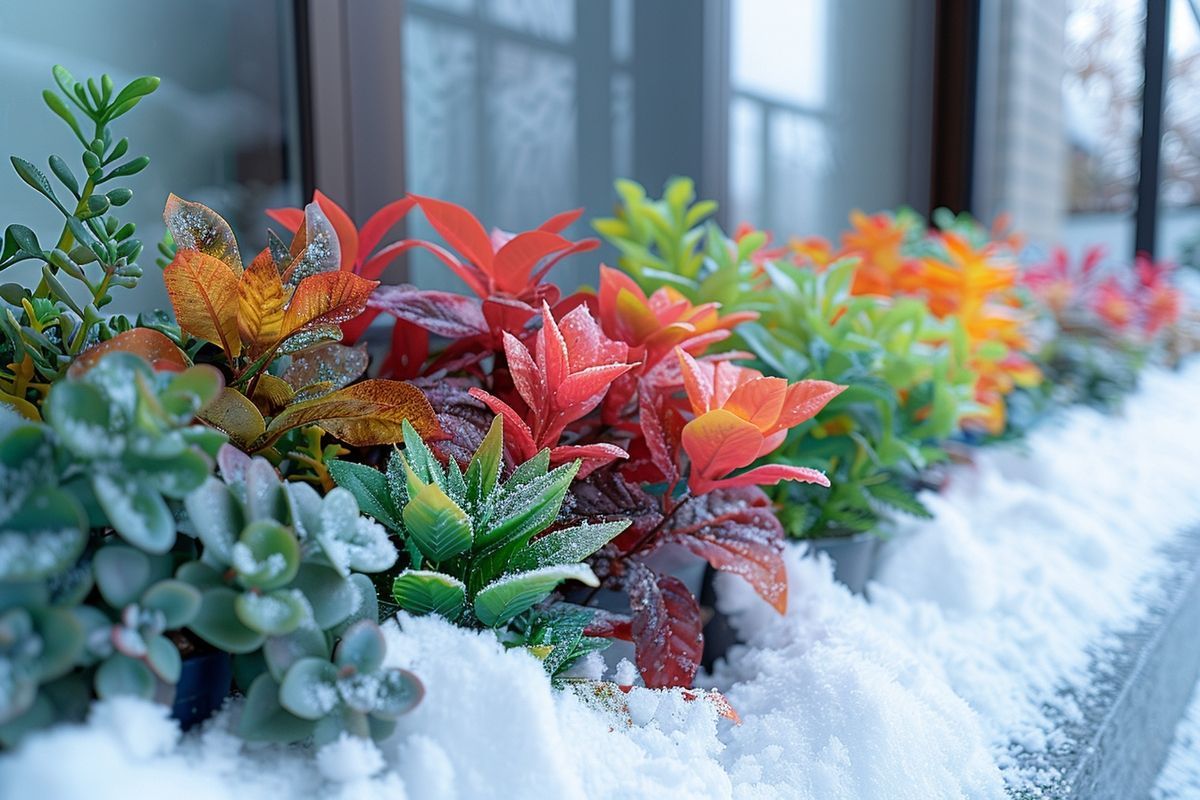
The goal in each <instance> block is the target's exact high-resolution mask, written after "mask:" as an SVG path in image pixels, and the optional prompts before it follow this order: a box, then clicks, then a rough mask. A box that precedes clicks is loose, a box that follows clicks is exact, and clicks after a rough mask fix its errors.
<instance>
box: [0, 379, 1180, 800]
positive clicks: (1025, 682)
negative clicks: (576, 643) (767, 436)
mask: <svg viewBox="0 0 1200 800" xmlns="http://www.w3.org/2000/svg"><path fill="white" fill-rule="evenodd" d="M1198 392H1200V366H1197V365H1193V366H1192V367H1190V368H1188V369H1187V370H1185V371H1184V372H1183V373H1181V374H1169V373H1164V372H1149V373H1147V374H1146V375H1145V378H1144V386H1143V388H1142V390H1141V391H1140V392H1139V393H1138V394H1137V395H1136V396H1134V397H1132V398H1130V400H1129V402H1128V403H1127V406H1126V409H1125V411H1124V412H1123V413H1122V414H1120V415H1118V416H1114V417H1105V416H1101V415H1099V414H1097V413H1095V412H1093V411H1090V410H1086V409H1072V410H1070V411H1068V412H1066V413H1064V414H1062V415H1061V417H1060V418H1059V419H1057V420H1054V421H1052V422H1050V423H1048V424H1047V425H1046V426H1044V427H1043V428H1042V429H1039V430H1038V431H1037V432H1036V433H1035V434H1034V435H1033V436H1032V437H1031V438H1030V439H1029V440H1028V441H1027V442H1026V443H1024V444H1023V445H1017V446H1013V447H1006V448H1001V449H994V450H990V451H986V452H984V453H980V454H977V457H976V460H975V463H973V464H971V465H967V466H962V467H958V468H955V469H954V470H953V471H952V473H951V475H950V483H949V487H948V490H947V491H946V492H945V493H943V494H942V495H939V496H936V497H928V498H926V499H927V501H928V503H929V504H930V507H931V508H932V509H933V511H934V512H935V515H936V516H935V519H934V520H932V521H906V522H903V523H901V524H898V525H897V526H896V530H895V531H894V535H893V537H892V539H891V541H889V542H888V543H887V545H886V546H885V548H884V552H883V563H882V566H881V570H880V573H879V575H878V581H877V582H876V583H875V584H873V585H872V586H871V587H870V596H871V600H870V602H868V601H866V600H864V599H863V598H861V597H856V596H853V595H851V594H850V593H849V592H848V591H847V590H845V589H844V588H843V587H841V586H839V585H838V584H836V583H835V582H834V581H833V579H832V576H831V569H830V565H829V563H828V562H827V561H826V560H824V559H812V558H808V557H805V555H804V552H803V546H802V545H794V546H791V547H789V548H788V550H787V552H786V555H785V558H786V562H787V568H788V580H789V587H790V589H789V603H788V613H787V615H786V616H779V615H777V614H776V613H775V612H774V611H773V610H772V609H771V608H770V607H769V606H767V605H766V604H765V603H764V602H763V601H761V600H760V599H759V598H758V597H757V595H755V594H754V592H753V591H752V590H751V589H750V588H749V587H748V586H747V585H746V584H745V583H744V582H743V581H741V580H740V579H738V578H736V577H732V576H722V578H721V579H720V580H719V581H718V587H717V588H718V593H719V597H720V604H721V607H722V609H723V610H724V611H726V613H728V614H730V615H731V619H732V621H733V624H734V625H735V627H737V628H738V630H739V631H740V632H741V634H742V636H743V639H744V641H745V642H746V644H744V645H739V646H737V647H735V648H734V650H733V651H732V652H731V654H730V658H729V659H728V661H726V662H722V663H719V664H718V665H717V668H716V670H715V672H714V673H713V674H712V675H711V676H704V677H703V678H702V683H703V684H704V685H707V686H712V687H715V688H718V689H720V690H722V691H723V692H724V693H725V694H726V695H727V697H728V699H729V701H730V702H731V703H732V705H733V707H734V708H735V709H736V710H737V712H738V713H739V714H740V716H741V719H742V723H741V724H740V725H735V724H734V723H732V722H731V721H729V720H727V719H724V718H722V717H720V715H719V714H718V711H717V708H716V706H715V704H713V703H711V702H708V701H706V700H703V699H700V700H695V699H693V700H688V699H687V698H685V697H684V696H683V694H682V693H679V692H651V691H648V690H645V689H640V688H635V689H632V690H631V691H630V692H629V694H627V695H626V694H623V693H620V692H615V691H611V690H609V691H597V690H596V688H595V687H596V686H597V684H593V683H587V682H580V683H578V684H575V685H574V687H573V688H568V689H566V690H555V689H553V688H552V687H551V685H550V683H549V681H548V680H547V679H546V677H545V675H544V672H543V670H542V667H541V665H540V663H539V662H538V661H537V660H536V659H535V658H534V657H533V656H531V655H530V654H528V653H525V652H523V651H518V650H512V651H508V650H505V649H504V648H503V647H502V646H501V645H500V644H499V643H498V642H497V641H496V639H495V637H494V636H493V635H492V634H490V633H487V632H472V631H467V630H462V629H458V628H455V627H453V626H451V625H449V624H448V623H446V622H444V621H442V620H440V619H436V618H411V617H408V616H406V615H400V617H399V619H398V621H396V622H389V623H387V624H385V626H384V631H385V636H386V638H387V640H388V645H389V647H388V660H387V664H388V666H396V667H404V668H406V669H410V670H412V671H413V672H414V673H416V674H417V675H418V676H419V677H420V678H421V680H422V681H423V682H424V684H425V688H426V695H425V699H424V701H423V702H422V703H421V705H419V706H418V707H417V708H416V710H415V711H413V712H412V713H411V714H409V715H407V716H404V717H402V718H401V719H400V721H399V726H398V728H397V731H396V734H395V735H394V736H393V737H392V738H390V739H389V740H387V741H385V742H382V743H381V744H380V745H378V746H376V745H372V744H369V743H365V742H360V741H356V740H353V739H340V740H337V741H335V742H333V743H332V744H329V745H326V747H325V748H323V749H321V750H319V751H316V752H314V751H313V750H312V749H311V748H308V747H280V746H264V745H247V744H244V743H242V742H240V741H239V740H237V739H236V737H234V736H233V735H232V733H230V730H231V726H232V724H233V723H234V722H235V721H236V717H237V714H238V713H239V702H238V701H236V700H234V701H231V702H230V703H229V704H228V705H227V707H226V709H225V710H224V711H223V712H222V713H221V714H219V715H218V716H217V717H216V718H215V719H214V720H212V721H210V722H209V723H208V724H206V725H205V726H203V727H202V728H201V729H200V730H198V731H196V732H193V733H189V734H187V735H184V736H181V735H180V734H179V733H178V731H177V730H176V728H175V727H174V725H172V724H171V723H170V722H169V720H167V718H166V716H165V711H163V710H162V709H160V708H157V707H155V706H152V705H150V704H148V703H145V702H142V701H134V700H110V701H106V702H103V703H99V704H97V705H96V706H95V707H94V709H93V713H92V717H91V719H90V720H89V721H88V723H86V724H85V725H82V726H62V727H59V728H57V729H55V730H53V731H51V732H48V733H45V734H42V735H39V736H37V737H34V738H33V739H32V740H30V741H29V742H28V743H26V744H25V745H24V746H23V747H22V748H21V749H20V750H18V751H17V752H15V753H13V754H10V755H7V756H4V757H0V796H6V797H7V796H29V797H38V798H39V800H57V798H73V797H79V796H87V797H92V798H98V799H99V800H103V799H104V798H109V797H111V798H118V797H119V798H126V797H128V796H131V795H132V796H137V795H138V794H139V793H145V794H150V793H151V792H152V791H157V790H158V787H162V786H170V787H171V789H172V795H173V796H177V797H181V798H184V800H192V798H218V797H220V798H224V797H233V798H249V799H250V800H256V799H257V798H270V800H286V798H292V797H309V796H315V795H320V796H329V797H338V798H360V797H362V798H365V797H387V798H389V800H404V798H417V797H420V798H430V799H431V800H441V799H442V798H446V799H447V800H450V799H451V798H455V799H459V798H461V799H462V800H466V799H467V798H490V797H497V798H500V797H504V798H507V797H537V796H555V797H562V798H593V797H595V798H607V797H622V798H633V799H634V800H640V799H641V798H658V797H695V798H714V799H716V798H722V799H724V798H738V800H742V799H743V798H745V799H749V798H767V799H768V800H769V799H770V798H789V799H791V798H795V799H796V800H810V799H811V800H816V799H817V798H820V800H855V799H866V800H909V798H913V799H914V800H915V798H921V799H922V800H937V799H938V798H963V797H969V798H982V799H983V800H989V799H990V798H996V800H999V799H1000V798H1003V797H1005V796H1006V790H1013V789H1022V788H1028V786H1029V783H1030V782H1031V781H1033V780H1035V779H1037V778H1038V777H1039V776H1038V775H1036V774H1027V773H1024V772H1023V771H1022V770H1021V768H1020V767H1019V766H1018V762H1017V761H1016V760H1015V759H1014V758H1013V757H1012V756H1013V754H1014V753H1015V752H1018V751H1019V750H1020V749H1021V748H1026V749H1030V750H1042V749H1045V748H1046V747H1047V746H1048V744H1050V743H1054V742H1057V741H1058V740H1059V739H1061V737H1062V734H1061V732H1058V731H1056V730H1055V728H1054V723H1053V721H1052V720H1053V719H1055V718H1060V717H1061V716H1062V715H1067V716H1068V717H1069V716H1070V715H1071V714H1072V713H1073V711H1072V709H1071V708H1070V707H1069V706H1066V707H1064V701H1062V700H1060V699H1059V698H1060V696H1061V695H1060V692H1061V690H1063V689H1064V688H1068V687H1073V686H1074V687H1082V686H1084V685H1085V683H1086V680H1087V675H1088V668H1089V665H1090V664H1091V663H1092V661H1093V659H1094V658H1096V656H1097V654H1098V653H1099V652H1101V651H1100V650H1098V649H1097V645H1098V644H1101V643H1103V642H1104V641H1105V640H1106V639H1107V638H1109V637H1111V635H1112V634H1113V633H1114V632H1119V631H1121V630H1125V629H1127V628H1129V627H1131V626H1132V625H1134V624H1135V622H1136V620H1137V619H1138V617H1139V616H1140V615H1141V614H1143V613H1144V612H1145V610H1146V608H1147V606H1148V603H1149V600H1150V598H1149V597H1147V592H1146V589H1147V587H1149V586H1152V585H1153V581H1152V580H1151V579H1152V577H1153V576H1154V575H1155V574H1156V573H1157V572H1158V571H1159V570H1162V569H1165V568H1166V567H1167V566H1168V565H1167V564H1165V563H1164V561H1165V559H1164V557H1162V556H1161V555H1159V552H1160V548H1161V546H1162V545H1163V544H1165V543H1166V542H1168V541H1169V540H1170V538H1171V537H1172V536H1173V535H1174V534H1175V533H1177V532H1178V531H1179V530H1180V529H1181V528H1183V527H1185V526H1188V525H1191V524H1194V523H1195V522H1196V521H1197V520H1198V519H1200V493H1197V492H1196V491H1195V488H1194V487H1195V486H1196V485H1197V484H1200V462H1197V461H1196V459H1195V458H1194V454H1195V453H1196V452H1200V425H1196V424H1195V422H1194V411H1193V409H1194V406H1195V402H1194V398H1195V396H1196V395H1197V393H1198ZM630 673H631V669H630V667H629V666H627V665H621V666H615V667H612V668H606V666H605V665H604V664H603V663H602V662H601V661H600V660H599V659H598V658H592V659H590V660H589V661H588V662H587V663H585V664H583V665H581V666H580V667H578V668H577V669H576V672H575V674H576V675H587V676H589V677H593V678H595V677H598V676H600V675H601V674H607V677H608V678H609V679H610V680H618V681H620V682H622V683H628V682H631V681H630V679H631V678H632V675H631V674H630ZM1198 719H1200V710H1196V711H1195V713H1194V714H1193V715H1192V721H1191V722H1190V723H1185V725H1186V724H1191V725H1193V726H1197V727H1198V728H1200V721H1197V720H1198ZM1181 731H1182V733H1181V736H1185V735H1186V736H1193V735H1195V736H1200V729H1198V730H1197V731H1196V732H1194V734H1186V729H1185V728H1181ZM1188 741H1193V742H1194V741H1195V739H1189V740H1188ZM1187 746H1188V745H1184V747H1187ZM64 763H68V764H71V765H72V769H70V770H64V769H62V768H61V765H62V764H64ZM1192 769H1195V765H1193V766H1192ZM1182 771H1184V768H1181V769H1180V770H1176V773H1175V774H1181V772H1182ZM1164 775H1166V773H1164ZM1193 776H1194V773H1193ZM1181 780H1187V779H1186V778H1185V779H1181ZM1176 785H1179V786H1184V787H1186V788H1185V789H1184V790H1182V791H1183V793H1182V794H1180V793H1179V792H1178V791H1177V792H1176V794H1174V795H1172V794H1170V793H1169V791H1170V790H1169V789H1162V788H1161V787H1160V790H1161V791H1160V795H1159V796H1161V797H1164V798H1167V797H1174V796H1187V794H1188V793H1189V792H1191V793H1194V791H1192V789H1191V787H1190V785H1189V784H1186V783H1179V784H1176ZM150 787H154V788H153V789H152V788H150Z"/></svg>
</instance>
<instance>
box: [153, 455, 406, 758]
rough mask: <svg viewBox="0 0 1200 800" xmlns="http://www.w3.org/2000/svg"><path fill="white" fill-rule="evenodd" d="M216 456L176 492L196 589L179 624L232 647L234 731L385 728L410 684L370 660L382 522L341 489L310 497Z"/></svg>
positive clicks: (185, 573)
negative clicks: (196, 599)
mask: <svg viewBox="0 0 1200 800" xmlns="http://www.w3.org/2000/svg"><path fill="white" fill-rule="evenodd" d="M218 460H219V464H220V471H221V477H220V478H216V477H210V478H208V480H207V481H206V482H205V483H204V485H203V486H201V487H200V488H199V489H197V490H196V491H195V492H193V493H192V494H190V495H189V496H188V498H187V500H186V502H185V505H186V509H187V515H188V521H189V524H190V527H191V528H192V529H193V530H194V532H195V534H196V536H197V539H198V540H199V543H200V545H201V548H200V555H199V558H198V559H196V560H192V561H188V562H186V563H184V564H182V565H180V566H179V568H178V569H177V571H176V575H177V577H178V578H179V579H181V580H183V581H184V582H186V583H188V584H190V585H192V586H194V587H196V589H197V590H199V592H200V598H201V599H200V605H199V609H198V611H197V613H196V615H195V617H194V618H193V619H192V621H191V623H190V625H189V630H190V631H191V632H192V633H194V634H195V635H196V636H198V637H200V638H201V639H202V640H204V641H205V642H208V643H209V644H210V645H212V646H214V647H216V648H218V649H220V650H224V651H226V652H229V653H233V654H235V659H234V674H235V677H236V679H237V682H238V685H239V686H240V687H241V688H242V689H243V690H244V691H245V692H246V693H247V706H246V709H245V711H244V712H243V714H242V717H241V719H240V722H239V728H238V731H239V733H240V734H241V735H242V736H244V737H246V738H248V739H255V740H271V741H298V740H300V739H304V738H306V737H309V736H313V737H314V738H315V739H316V740H317V741H319V742H323V741H327V740H328V739H330V738H334V737H336V735H337V734H338V733H340V732H341V731H343V730H345V731H348V732H350V733H352V734H355V735H361V736H367V735H372V736H383V735H386V733H387V732H388V731H389V730H390V727H389V726H390V725H391V724H392V722H393V721H394V719H395V717H396V716H398V715H399V714H400V713H402V712H403V711H404V710H407V708H409V707H411V706H412V705H413V704H415V703H416V702H417V700H419V698H420V695H421V687H420V683H419V681H417V680H416V678H415V677H414V676H412V675H410V674H408V673H406V672H402V671H394V670H382V671H381V669H382V668H381V667H380V659H381V658H382V650H383V649H385V648H383V645H382V639H381V638H379V637H381V634H380V633H379V631H378V627H377V620H378V603H377V601H376V596H375V588H374V586H373V585H372V583H371V580H370V579H369V578H368V577H367V576H366V575H365V574H363V573H365V572H379V571H382V570H385V569H387V568H389V567H391V566H392V564H393V563H394V562H395V560H396V549H395V547H394V546H393V545H392V543H391V542H390V541H389V539H388V536H387V533H386V531H385V530H384V529H383V527H382V526H381V525H379V524H378V523H377V522H374V521H372V520H370V519H367V518H365V517H363V516H361V515H360V514H359V509H358V503H357V502H356V500H355V498H354V496H353V495H352V494H351V493H350V492H349V491H347V490H346V489H341V488H335V489H333V490H332V491H330V492H329V493H328V494H327V495H325V496H324V497H321V496H320V495H319V494H318V493H317V492H316V490H314V489H313V488H312V487H311V486H309V485H308V484H305V483H299V482H285V481H283V480H281V479H280V477H279V475H278V473H277V472H276V471H275V469H274V467H272V466H271V465H270V464H269V463H268V462H267V461H266V459H264V458H261V457H256V458H250V457H248V456H246V455H245V454H244V453H241V452H240V451H238V450H236V449H235V448H233V447H231V446H227V447H225V448H224V449H223V450H222V451H221V453H220V455H219V458H218ZM376 638H378V639H379V643H378V644H372V642H375V640H376ZM338 642H340V644H336V647H335V643H338ZM376 650H379V651H380V653H379V656H378V658H377V657H376V656H375V655H372V653H374V652H375V651H376ZM331 656H332V658H333V661H330V658H331ZM314 662H319V663H320V664H323V665H324V667H316V666H314ZM331 675H332V676H333V677H332V678H331V677H330V676H331ZM326 684H330V685H331V686H332V687H333V688H332V689H331V690H330V692H329V693H328V694H329V697H328V698H327V697H325V694H326V692H325V690H324V689H323V688H322V687H324V686H325V685H326ZM337 698H341V699H340V700H337Z"/></svg>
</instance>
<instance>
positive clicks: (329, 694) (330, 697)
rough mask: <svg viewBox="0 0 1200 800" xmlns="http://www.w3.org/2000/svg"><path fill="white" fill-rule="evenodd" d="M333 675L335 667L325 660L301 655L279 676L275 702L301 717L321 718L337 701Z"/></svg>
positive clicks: (333, 707) (336, 675)
mask: <svg viewBox="0 0 1200 800" xmlns="http://www.w3.org/2000/svg"><path fill="white" fill-rule="evenodd" d="M337 678H338V669H337V667H335V666H334V665H333V664H331V663H329V662H328V661H325V660H324V659H320V658H302V659H300V660H299V661H297V662H296V663H295V664H293V665H292V667H291V669H289V670H288V671H287V675H285V676H284V677H283V683H282V684H281V685H280V687H279V704H280V705H282V706H283V707H284V708H285V709H287V710H288V711H290V712H291V713H293V714H295V715H296V716H297V717H300V718H302V719H311V720H318V719H321V718H322V717H324V716H325V715H327V714H329V713H330V712H331V711H333V710H334V709H336V708H337V707H338V705H339V704H340V702H341V701H340V699H339V697H338V691H337Z"/></svg>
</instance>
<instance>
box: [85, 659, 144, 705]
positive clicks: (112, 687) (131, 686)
mask: <svg viewBox="0 0 1200 800" xmlns="http://www.w3.org/2000/svg"><path fill="white" fill-rule="evenodd" d="M94 682H95V686H96V694H97V695H99V696H100V697H101V698H102V699H108V698H110V697H130V696H132V697H141V698H145V699H146V700H149V699H150V698H152V697H154V688H155V685H156V684H155V680H154V673H153V672H151V671H150V668H149V667H148V666H146V665H145V664H144V663H142V662H141V661H137V660H135V659H132V658H130V657H129V656H124V655H121V654H120V653H116V654H114V655H112V656H109V657H108V658H107V659H105V660H104V663H102V664H101V665H100V668H99V669H97V670H96V677H95V678H94Z"/></svg>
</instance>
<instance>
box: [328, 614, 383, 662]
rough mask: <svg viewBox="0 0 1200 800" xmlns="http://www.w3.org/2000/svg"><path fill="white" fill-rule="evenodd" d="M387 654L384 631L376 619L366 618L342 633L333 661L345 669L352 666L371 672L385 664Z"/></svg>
mask: <svg viewBox="0 0 1200 800" xmlns="http://www.w3.org/2000/svg"><path fill="white" fill-rule="evenodd" d="M385 655H387V642H386V641H385V640H384V638H383V631H381V630H380V629H379V626H378V625H377V624H376V623H375V622H374V621H372V620H366V619H364V620H361V621H359V622H356V623H354V624H353V625H351V626H350V627H349V628H348V629H346V632H345V633H343V634H342V640H341V641H340V642H338V646H337V649H336V650H334V652H333V663H335V664H336V665H337V666H338V667H339V668H340V669H341V670H343V671H344V670H345V669H346V668H347V667H352V668H353V669H354V670H355V671H356V672H360V673H370V672H374V671H376V670H377V669H379V668H380V667H381V666H383V657H384V656H385Z"/></svg>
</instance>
